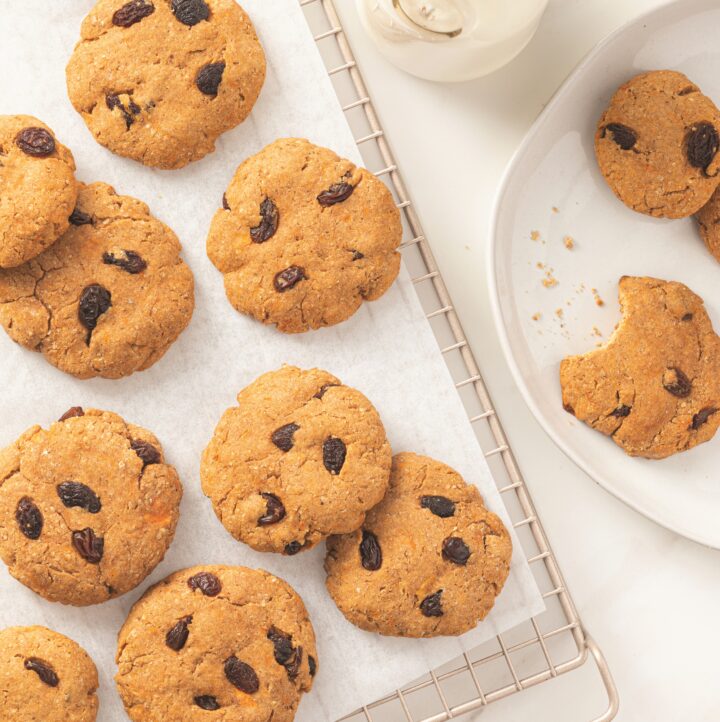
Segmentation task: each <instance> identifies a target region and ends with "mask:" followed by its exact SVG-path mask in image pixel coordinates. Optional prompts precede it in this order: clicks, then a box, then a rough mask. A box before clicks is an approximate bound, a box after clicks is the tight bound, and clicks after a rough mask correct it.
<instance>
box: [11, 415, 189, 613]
mask: <svg viewBox="0 0 720 722" xmlns="http://www.w3.org/2000/svg"><path fill="white" fill-rule="evenodd" d="M0 480H1V481H0V557H2V559H3V561H4V562H5V563H6V564H7V565H8V567H9V568H10V573H11V574H12V575H13V576H14V577H15V578H16V579H18V581H20V582H22V583H23V584H25V585H26V586H28V587H30V589H32V590H33V591H34V592H37V593H38V594H40V595H41V596H43V597H45V598H46V599H49V600H50V601H53V602H62V603H63V604H74V605H76V606H84V605H87V604H97V603H99V602H104V601H106V600H107V599H110V598H112V597H117V596H119V595H121V594H124V593H125V592H127V591H129V590H130V589H133V588H134V587H136V586H137V585H138V584H139V583H140V582H141V581H142V580H143V579H145V577H146V576H147V575H148V574H149V573H150V572H151V571H152V570H153V569H154V568H155V566H156V565H157V564H159V563H160V561H161V560H162V558H163V556H164V555H165V552H166V551H167V548H168V547H169V546H170V542H171V541H172V538H173V535H174V533H175V526H176V524H177V520H178V514H179V506H180V498H181V496H182V487H181V485H180V482H179V480H178V476H177V473H176V472H175V469H174V468H173V467H172V466H168V465H167V464H166V463H165V462H164V460H163V454H162V448H161V447H160V444H159V443H158V440H157V439H156V438H155V437H154V436H153V435H152V434H151V433H150V432H149V431H146V430H145V429H141V428H140V427H139V426H133V425H132V424H127V423H125V421H123V419H121V418H120V417H119V416H117V415H116V414H112V413H109V412H107V411H97V410H95V409H90V410H87V411H83V410H82V409H81V408H79V407H74V408H72V409H70V411H68V412H67V413H66V414H65V415H64V416H63V417H62V418H61V419H60V421H57V422H56V423H54V424H52V425H51V426H50V428H49V429H47V430H45V429H42V428H40V427H39V426H34V427H32V428H31V429H28V431H26V432H25V433H24V434H23V435H22V436H21V437H20V438H19V439H18V440H17V441H16V442H15V443H14V444H12V445H11V446H8V447H7V448H6V449H4V450H3V451H2V452H0Z"/></svg>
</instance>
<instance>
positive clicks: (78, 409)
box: [58, 406, 85, 421]
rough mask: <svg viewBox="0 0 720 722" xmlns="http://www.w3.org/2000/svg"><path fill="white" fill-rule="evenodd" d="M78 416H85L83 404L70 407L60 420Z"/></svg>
mask: <svg viewBox="0 0 720 722" xmlns="http://www.w3.org/2000/svg"><path fill="white" fill-rule="evenodd" d="M77 416H85V412H84V411H83V407H82V406H73V407H71V408H69V409H68V410H67V411H66V412H65V413H64V414H63V415H62V416H61V417H60V418H59V419H58V421H67V420H68V419H74V418H75V417H77Z"/></svg>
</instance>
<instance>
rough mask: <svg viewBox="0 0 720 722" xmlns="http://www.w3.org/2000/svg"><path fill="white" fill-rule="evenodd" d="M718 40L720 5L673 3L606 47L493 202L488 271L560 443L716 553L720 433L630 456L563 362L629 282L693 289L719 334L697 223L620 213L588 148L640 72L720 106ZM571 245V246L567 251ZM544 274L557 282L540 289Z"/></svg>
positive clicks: (613, 307)
mask: <svg viewBox="0 0 720 722" xmlns="http://www.w3.org/2000/svg"><path fill="white" fill-rule="evenodd" d="M718 37H720V7H719V6H718V2H717V0H678V1H677V2H674V3H671V4H670V5H667V6H664V7H662V8H659V9H657V10H654V11H652V12H651V13H649V14H647V15H644V16H642V17H640V18H638V19H637V20H634V21H632V22H631V23H629V24H628V25H626V26H624V27H623V28H621V29H620V30H618V31H617V32H615V33H614V34H613V35H611V36H610V37H608V38H607V39H606V40H604V41H603V42H602V43H600V45H598V46H597V47H596V48H595V49H594V50H593V51H592V52H591V53H590V55H589V56H588V57H587V58H586V59H585V60H584V61H583V62H582V63H581V64H580V65H579V66H578V68H577V69H576V70H575V71H574V72H573V74H572V75H571V76H570V77H569V78H568V80H567V81H566V82H565V84H564V85H563V86H562V88H561V89H560V90H559V91H558V92H557V94H556V95H555V97H554V98H553V99H552V101H551V102H550V103H549V105H548V106H547V107H546V109H545V110H544V111H543V113H542V114H541V115H540V117H539V118H538V120H537V121H536V122H535V125H534V126H533V128H532V129H531V131H530V133H529V134H528V136H527V137H526V139H525V141H524V142H523V144H522V146H521V147H520V149H519V150H518V152H517V153H516V155H515V157H514V158H513V160H512V162H511V164H510V166H509V168H508V170H507V173H506V176H505V178H504V180H503V183H502V185H501V187H500V191H499V193H498V197H497V201H496V206H495V213H494V217H493V221H492V226H491V244H490V248H491V251H490V254H491V257H490V263H489V265H488V268H489V274H490V287H491V295H492V297H493V306H494V312H495V317H496V322H497V326H498V329H499V332H500V337H501V340H502V344H503V347H504V350H505V353H506V356H507V359H508V362H509V364H510V368H511V369H512V372H513V374H514V376H515V379H516V381H517V383H518V386H519V387H520V390H521V391H522V393H523V395H524V396H525V399H526V401H527V403H528V405H529V406H530V408H531V410H532V411H533V413H534V414H535V416H536V417H537V418H538V420H539V421H540V422H541V424H542V425H543V427H544V428H545V430H546V431H547V432H548V434H549V435H550V436H551V437H552V439H553V440H554V441H555V443H556V444H557V445H558V446H559V447H560V448H561V449H562V450H563V451H564V452H565V453H566V454H567V455H568V456H569V457H570V458H571V459H572V460H573V461H574V462H575V463H576V464H577V465H578V466H580V467H581V468H582V469H583V470H584V471H586V472H587V473H588V474H589V475H590V476H591V477H592V478H593V479H595V480H596V481H597V482H598V483H599V484H601V485H602V486H603V487H605V489H607V490H608V491H610V492H612V493H613V494H615V495H616V496H617V497H619V498H620V499H622V500H623V501H624V502H626V503H627V504H629V505H630V506H631V507H633V508H634V509H636V510H638V511H639V512H641V513H642V514H644V515H645V516H647V517H649V518H650V519H653V520H654V521H656V522H657V523H659V524H662V525H663V526H665V527H668V528H669V529H673V530H674V531H676V532H678V533H679V534H682V535H684V536H686V537H689V538H690V539H694V540H696V541H698V542H701V543H703V544H707V545H709V546H712V547H716V548H720V435H719V436H718V437H716V438H715V439H714V440H713V441H710V442H708V443H706V444H702V445H700V446H698V447H696V448H695V449H693V450H691V451H688V452H685V453H682V454H678V455H676V456H673V457H671V458H669V459H665V460H662V461H648V460H645V459H637V458H631V457H629V456H626V455H625V454H624V453H623V451H622V450H621V449H620V448H619V447H617V446H616V445H615V444H614V443H613V442H612V440H611V439H609V438H607V437H605V436H603V435H601V434H600V433H598V432H596V431H593V430H592V429H590V428H589V427H587V426H585V425H584V424H582V423H581V422H579V421H577V420H576V419H575V418H574V417H572V416H571V415H570V414H568V413H566V412H565V411H564V410H563V408H562V403H561V394H560V384H559V381H558V367H559V363H560V360H561V359H562V358H563V357H564V356H567V355H569V354H577V353H584V352H586V351H588V350H590V349H592V348H593V347H594V346H595V344H597V343H598V342H601V341H604V340H606V339H607V338H608V336H609V334H610V333H611V332H612V329H613V327H614V326H615V324H616V323H617V322H618V320H619V318H620V313H619V307H618V302H617V281H618V279H619V278H620V276H622V275H624V274H626V275H640V276H655V277H657V278H665V279H668V280H676V281H681V282H682V283H685V284H686V285H687V286H689V287H690V288H691V289H692V290H694V291H695V292H696V293H698V294H699V295H700V296H701V297H702V298H703V299H704V300H705V303H706V306H707V309H708V312H709V314H710V317H711V318H712V321H713V325H714V327H715V329H716V330H718V331H720V264H718V262H717V261H715V260H714V259H713V258H712V256H711V255H710V254H709V253H708V252H707V251H706V250H705V247H704V245H703V243H702V240H701V239H700V237H699V235H698V233H697V230H696V228H695V223H694V221H693V220H692V219H684V220H679V221H664V220H658V219H653V218H649V217H646V216H643V215H640V214H638V213H634V212H633V211H631V210H629V209H628V208H626V207H625V206H624V205H623V204H622V203H621V202H620V201H618V200H617V199H616V198H615V197H614V196H613V194H612V192H611V191H610V189H609V188H608V187H607V185H606V184H605V181H604V180H603V178H602V176H601V175H600V172H599V170H598V168H597V165H596V162H595V155H594V150H593V136H594V131H595V125H596V123H597V120H598V118H599V117H600V114H601V113H602V111H603V109H604V107H605V106H606V104H607V102H608V100H609V99H610V97H611V96H612V94H613V92H614V91H615V89H616V88H617V86H618V85H620V84H621V83H622V82H624V81H625V80H627V79H628V78H630V77H631V76H633V75H635V74H636V73H638V72H641V71H644V70H651V69H660V68H669V69H675V70H679V71H681V72H683V73H685V74H686V75H688V76H689V77H690V78H691V79H692V80H693V81H694V82H696V83H697V84H698V85H699V86H700V88H701V89H702V90H703V92H704V93H705V94H706V95H709V96H710V97H711V98H713V99H714V100H715V102H716V103H717V104H719V105H720V43H719V42H718ZM533 231H535V232H537V234H539V238H538V239H537V240H533V239H532V236H534V235H535V234H534V233H533ZM566 236H570V237H571V238H572V239H573V241H574V247H573V248H572V249H571V250H570V249H568V248H567V247H566V246H565V243H564V240H563V239H564V238H565V237H566ZM538 264H542V268H541V267H539V266H538ZM549 278H553V279H556V280H557V282H558V283H557V285H556V286H553V287H546V286H545V285H543V283H542V280H543V279H549ZM592 289H596V293H593V290H592ZM597 298H599V299H602V300H603V301H604V305H598V303H597V302H596V299H597ZM560 313H562V317H561V316H560V315H559V314H560ZM536 314H540V317H539V319H538V320H534V319H533V316H536ZM599 334H602V335H601V336H600V335H599Z"/></svg>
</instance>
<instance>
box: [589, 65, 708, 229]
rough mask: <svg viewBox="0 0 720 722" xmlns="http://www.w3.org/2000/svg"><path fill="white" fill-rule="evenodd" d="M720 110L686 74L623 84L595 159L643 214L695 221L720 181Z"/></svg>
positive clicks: (664, 73)
mask: <svg viewBox="0 0 720 722" xmlns="http://www.w3.org/2000/svg"><path fill="white" fill-rule="evenodd" d="M718 147H720V111H718V109H717V108H716V107H715V104H714V103H713V102H712V101H711V100H710V99H709V98H707V97H706V96H704V95H703V94H702V93H701V92H700V89H699V88H698V87H697V85H695V84H694V83H692V82H690V81H689V80H688V79H687V78H686V77H685V76H684V75H683V74H682V73H677V72H675V71H672V70H656V71H653V72H649V73H642V74H641V75H637V76H635V77H634V78H632V79H631V80H629V81H628V82H627V83H625V84H624V85H622V86H621V87H620V88H619V89H618V91H617V92H616V93H615V95H614V96H613V98H612V100H611V101H610V106H609V107H608V109H607V110H606V111H605V112H604V113H603V116H602V118H600V122H599V123H598V127H597V132H596V134H595V153H596V155H597V160H598V163H599V165H600V170H601V171H602V174H603V175H604V176H605V180H606V181H607V182H608V185H609V186H610V188H612V190H613V192H614V193H615V195H616V196H617V197H618V198H619V199H620V200H621V201H622V202H623V203H625V205H627V206H629V207H630V208H632V209H633V210H635V211H638V212H640V213H646V214H648V215H651V216H661V217H664V218H683V217H685V216H689V215H692V214H693V213H695V212H696V211H698V210H699V209H700V208H702V206H704V205H705V203H707V201H708V199H709V198H710V196H711V195H712V194H713V191H714V190H715V189H716V188H717V186H718V182H720V175H718V170H719V169H720V158H718V157H717V151H718Z"/></svg>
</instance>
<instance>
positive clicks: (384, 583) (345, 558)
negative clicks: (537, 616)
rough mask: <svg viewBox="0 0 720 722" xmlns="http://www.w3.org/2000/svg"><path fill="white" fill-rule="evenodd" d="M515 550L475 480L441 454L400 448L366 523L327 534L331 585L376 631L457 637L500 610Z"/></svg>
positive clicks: (343, 607)
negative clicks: (386, 487)
mask: <svg viewBox="0 0 720 722" xmlns="http://www.w3.org/2000/svg"><path fill="white" fill-rule="evenodd" d="M511 555H512V542H511V541H510V536H509V534H508V532H507V530H506V529H505V527H504V526H503V523H502V522H501V521H500V519H499V518H498V517H497V516H496V515H495V514H493V513H492V512H490V511H488V510H487V509H486V508H485V506H484V504H483V500H482V497H481V496H480V492H479V491H478V490H477V487H475V486H473V485H471V484H467V483H466V482H465V481H464V480H463V478H462V477H461V476H460V474H458V473H457V472H456V471H454V470H453V469H451V468H450V467H449V466H446V465H445V464H442V463H440V462H439V461H435V460H434V459H431V458H429V457H427V456H419V455H418V454H412V453H401V454H397V455H396V456H395V457H394V458H393V467H392V475H391V477H390V488H389V490H388V493H387V495H386V496H385V498H384V499H383V500H382V501H381V502H380V503H379V504H378V505H377V506H376V507H375V508H374V509H372V510H371V511H370V512H369V513H368V515H367V518H366V519H365V522H364V523H363V525H362V527H361V528H360V529H358V530H357V531H355V532H353V533H352V534H346V535H344V536H333V537H330V539H329V540H328V543H327V557H326V559H325V569H326V571H327V575H328V576H327V588H328V591H329V592H330V594H331V596H332V598H333V599H334V600H335V603H336V604H337V605H338V607H339V608H340V611H342V613H343V614H344V615H345V616H346V617H347V618H348V619H349V620H350V621H351V622H352V623H353V624H355V625H357V626H358V627H360V628H362V629H365V630H367V631H369V632H378V633H379V634H385V635H391V636H398V637H435V636H439V635H458V634H463V633H464V632H467V631H469V630H470V629H473V627H475V626H476V625H477V624H478V622H480V621H481V620H482V619H484V618H485V617H486V616H487V614H488V612H489V611H490V610H491V609H492V607H493V605H494V603H495V598H496V597H497V595H498V594H500V591H501V590H502V587H503V584H504V583H505V579H506V578H507V575H508V572H509V569H510V557H511Z"/></svg>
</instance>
